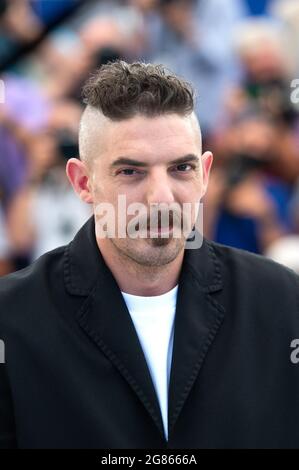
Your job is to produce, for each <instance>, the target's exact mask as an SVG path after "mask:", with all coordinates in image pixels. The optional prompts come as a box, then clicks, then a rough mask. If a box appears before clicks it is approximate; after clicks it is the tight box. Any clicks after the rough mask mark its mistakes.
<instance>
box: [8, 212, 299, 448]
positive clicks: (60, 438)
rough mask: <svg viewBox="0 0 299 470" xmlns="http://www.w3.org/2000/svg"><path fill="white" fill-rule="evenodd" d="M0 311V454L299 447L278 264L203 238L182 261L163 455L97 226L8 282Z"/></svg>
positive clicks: (290, 310)
mask: <svg viewBox="0 0 299 470" xmlns="http://www.w3.org/2000/svg"><path fill="white" fill-rule="evenodd" d="M0 302H1V304H0V305H1V310H0V338H1V339H2V340H4V342H5V361H6V363H5V364H0V447H3V448H6V447H15V446H17V447H19V448H41V447H43V448H49V447H50V448H106V449H111V448H123V449H124V448H131V449H135V448H144V449H151V448H170V449H175V448H185V449H186V448H192V449H194V448H211V447H212V448H239V447H245V448H248V447H251V448H258V447H267V448H275V447H299V425H298V423H299V364H296V363H294V362H292V361H291V359H290V355H291V353H292V348H291V347H290V344H291V341H292V340H293V339H296V338H299V280H298V277H297V276H296V275H295V274H294V272H293V271H291V270H289V269H287V268H284V267H282V266H281V265H279V264H277V263H274V262H272V261H270V260H267V259H266V258H264V257H261V256H258V255H254V254H251V253H248V252H245V251H241V250H237V249H234V248H230V247H226V246H224V245H221V244H218V243H214V242H211V241H208V240H207V239H204V242H203V245H202V247H201V248H200V249H196V250H194V249H188V250H185V257H184V262H183V267H182V272H181V275H180V280H179V289H178V301H177V309H176V316H175V330H174V345H173V358H172V368H171V376H170V386H169V410H168V416H169V441H168V443H167V442H166V440H165V438H164V434H163V425H162V418H161V413H160V408H159V404H158V400H157V397H156V394H155V391H154V387H153V384H152V381H151V377H150V373H149V371H148V368H147V364H146V360H145V357H144V355H143V352H142V349H141V346H140V343H139V340H138V337H137V334H136V331H135V329H134V325H133V322H132V321H131V317H130V314H129V312H128V310H127V308H126V304H125V302H124V300H123V298H122V294H121V292H120V289H119V287H118V285H117V283H116V281H115V279H114V277H113V276H112V274H111V271H110V270H109V269H108V268H107V266H106V265H105V263H104V261H103V258H102V256H101V254H100V251H99V250H98V247H97V244H96V241H95V236H94V221H93V218H91V219H90V220H89V221H88V222H87V223H86V224H85V225H84V226H83V227H82V229H81V230H80V231H79V232H78V234H77V235H76V237H75V238H74V240H73V241H72V242H71V243H70V244H69V245H67V246H66V247H60V248H57V249H56V250H53V251H51V252H48V253H46V254H45V255H43V256H41V257H40V258H39V259H38V260H37V261H36V262H34V263H33V264H32V265H31V266H29V267H28V268H26V269H23V270H21V271H19V272H16V273H13V274H11V275H9V276H6V277H4V278H2V279H0ZM153 347H155V345H154V344H153Z"/></svg>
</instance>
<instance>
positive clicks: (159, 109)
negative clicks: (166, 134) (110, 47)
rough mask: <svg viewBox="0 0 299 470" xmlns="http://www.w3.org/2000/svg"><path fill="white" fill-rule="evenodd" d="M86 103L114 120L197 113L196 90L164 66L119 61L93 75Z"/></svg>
mask: <svg viewBox="0 0 299 470" xmlns="http://www.w3.org/2000/svg"><path fill="white" fill-rule="evenodd" d="M83 101H84V103H85V104H86V105H87V106H91V107H93V108H95V109H97V110H99V111H101V112H102V113H103V114H104V115H105V116H106V117H107V118H109V119H111V120H113V121H121V120H124V119H129V118H132V117H134V116H135V115H138V114H140V115H144V116H146V117H155V116H158V115H161V114H171V113H174V114H179V115H182V116H185V115H189V114H191V113H192V111H193V110H194V90H193V88H192V86H191V84H190V83H188V82H187V81H185V80H183V79H181V78H179V77H178V76H176V75H174V74H173V73H172V72H170V71H169V70H168V69H167V68H166V67H164V66H163V65H154V64H146V63H143V62H134V63H132V64H129V63H127V62H125V61H123V60H118V61H115V62H109V63H108V64H105V65H102V66H101V67H100V68H99V69H98V70H96V72H95V73H93V74H92V75H91V76H90V78H89V79H88V80H87V82H86V84H85V85H84V87H83Z"/></svg>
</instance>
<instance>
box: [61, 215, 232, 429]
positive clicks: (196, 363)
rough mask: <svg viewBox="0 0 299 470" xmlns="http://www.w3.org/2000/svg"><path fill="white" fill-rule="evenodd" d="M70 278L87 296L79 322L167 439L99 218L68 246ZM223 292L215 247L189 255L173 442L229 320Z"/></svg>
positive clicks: (172, 402)
mask: <svg viewBox="0 0 299 470" xmlns="http://www.w3.org/2000/svg"><path fill="white" fill-rule="evenodd" d="M64 279H65V286H66V289H67V291H68V293H69V294H71V295H76V296H84V297H86V298H85V300H84V302H83V304H82V305H81V307H80V309H79V310H78V311H77V312H76V318H77V321H78V322H79V324H80V325H81V327H82V328H83V329H84V330H85V332H86V333H87V334H88V335H89V337H90V339H91V340H92V341H94V342H95V343H96V344H97V345H98V347H99V348H100V349H101V350H102V352H103V353H104V354H105V355H106V357H107V358H108V359H109V360H110V361H111V362H112V363H113V364H114V365H115V367H116V368H117V369H118V371H119V373H120V374H122V376H123V377H124V378H125V379H126V380H127V382H128V383H129V385H130V386H131V388H132V389H133V391H134V392H135V393H136V395H137V396H138V397H139V399H140V400H141V402H142V403H143V405H144V407H145V408H146V410H147V411H148V413H149V414H150V416H151V417H152V419H153V420H154V422H155V424H156V425H157V427H158V429H159V431H160V433H161V435H162V436H163V437H164V431H163V423H162V416H161V412H160V407H159V403H158V399H157V395H156V393H155V390H154V386H153V383H152V380H151V376H150V373H149V370H148V367H147V363H146V360H145V357H144V354H143V351H142V348H141V345H140V343H139V339H138V336H137V334H136V331H135V327H134V324H133V322H132V320H131V316H130V314H129V312H128V310H127V307H126V304H125V301H124V299H123V297H122V294H121V291H120V289H119V287H118V285H117V283H116V281H115V279H114V277H113V275H112V273H111V271H110V270H109V268H108V267H107V265H106V264H105V262H104V259H103V257H102V255H101V253H100V250H99V248H98V245H97V243H96V239H95V226H94V217H93V216H92V217H90V219H89V220H88V221H87V222H86V224H85V225H84V226H83V227H82V228H81V230H80V231H79V232H78V233H77V235H76V236H75V238H74V239H73V241H72V242H71V243H70V244H69V245H67V247H66V250H65V256H64ZM221 289H222V275H221V264H220V261H219V259H218V258H217V256H216V252H215V250H214V248H213V242H210V241H208V240H207V239H205V238H204V239H203V243H202V246H201V247H200V248H199V249H188V250H185V255H184V260H183V265H182V270H181V273H180V277H179V288H178V294H177V305H176V314H175V323H174V343H173V355H172V367H171V375H170V383H169V403H168V427H169V438H171V433H172V431H173V428H174V425H175V422H176V420H177V418H178V416H179V414H180V413H181V411H182V410H183V406H184V403H185V401H186V398H187V397H188V394H189V392H190V390H191V388H192V385H193V383H194V381H195V379H196V377H197V375H198V373H199V370H200V368H201V366H202V363H203V361H204V359H205V356H206V354H207V352H208V349H209V346H210V345H211V343H212V341H213V339H214V337H215V336H216V333H217V331H218V329H219V327H220V325H221V322H222V320H223V317H224V313H225V309H224V307H223V306H222V305H221V304H220V303H219V302H217V301H216V300H215V299H214V298H212V295H211V294H212V293H213V292H216V291H219V290H221Z"/></svg>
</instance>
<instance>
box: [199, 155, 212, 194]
mask: <svg viewBox="0 0 299 470" xmlns="http://www.w3.org/2000/svg"><path fill="white" fill-rule="evenodd" d="M201 159H202V171H203V175H202V195H201V197H203V196H204V195H205V193H206V191H207V189H208V183H209V176H210V170H211V166H212V163H213V154H212V152H210V151H207V152H205V153H204V154H203V155H202V157H201Z"/></svg>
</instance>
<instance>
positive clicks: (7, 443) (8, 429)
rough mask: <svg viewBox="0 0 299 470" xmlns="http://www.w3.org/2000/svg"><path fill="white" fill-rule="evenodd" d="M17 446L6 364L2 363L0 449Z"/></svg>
mask: <svg viewBox="0 0 299 470" xmlns="http://www.w3.org/2000/svg"><path fill="white" fill-rule="evenodd" d="M16 447H17V442H16V434H15V423H14V413H13V406H12V399H11V393H10V389H9V383H8V378H7V373H6V365H5V364H0V449H15V448H16Z"/></svg>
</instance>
